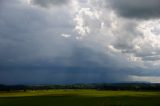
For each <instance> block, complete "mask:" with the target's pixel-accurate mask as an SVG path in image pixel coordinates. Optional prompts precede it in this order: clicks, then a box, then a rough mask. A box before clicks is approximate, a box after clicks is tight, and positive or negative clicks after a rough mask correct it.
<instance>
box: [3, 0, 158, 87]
mask: <svg viewBox="0 0 160 106" xmlns="http://www.w3.org/2000/svg"><path fill="white" fill-rule="evenodd" d="M143 2H145V3H146V4H145V5H142V3H143ZM156 2H157V3H156ZM140 5H142V6H140ZM158 6H159V4H158V1H156V0H153V1H148V0H139V1H138V0H135V1H130V0H112V1H111V0H105V1H98V0H88V1H85V0H0V84H1V83H2V84H55V83H56V84H59V83H97V82H124V81H125V82H126V81H127V82H130V81H145V82H146V81H147V82H154V81H153V79H152V78H154V79H158V78H159V76H160V72H159V71H158V70H159V68H160V56H159V55H160V43H159V41H160V32H159V30H160V26H159V22H160V21H159V19H158V17H159V11H158ZM156 8H157V10H155V12H153V10H154V9H156ZM149 14H150V15H149ZM135 18H136V19H135ZM137 19H138V20H137ZM139 19H140V20H139ZM141 19H143V20H141ZM155 77H156V78H155ZM156 82H158V81H157V80H156Z"/></svg>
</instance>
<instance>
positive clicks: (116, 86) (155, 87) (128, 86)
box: [0, 83, 160, 91]
mask: <svg viewBox="0 0 160 106" xmlns="http://www.w3.org/2000/svg"><path fill="white" fill-rule="evenodd" d="M50 89H97V90H136V91H141V90H151V91H160V84H158V83H157V84H150V83H112V84H109V83H101V84H70V85H33V86H27V85H14V86H9V85H0V91H21V90H22V91H27V90H50Z"/></svg>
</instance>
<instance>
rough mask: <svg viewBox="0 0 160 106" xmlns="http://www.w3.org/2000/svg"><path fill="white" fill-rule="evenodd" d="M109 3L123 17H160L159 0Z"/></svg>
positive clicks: (118, 0)
mask: <svg viewBox="0 0 160 106" xmlns="http://www.w3.org/2000/svg"><path fill="white" fill-rule="evenodd" d="M107 1H108V0H107ZM109 2H110V3H111V6H113V9H115V10H116V12H117V13H118V14H119V15H121V16H123V17H127V18H137V19H150V18H159V17H160V9H159V7H160V1H159V0H134V1H133V0H109Z"/></svg>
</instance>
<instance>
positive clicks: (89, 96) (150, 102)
mask: <svg viewBox="0 0 160 106" xmlns="http://www.w3.org/2000/svg"><path fill="white" fill-rule="evenodd" d="M0 106H160V92H137V91H97V90H48V91H47V90H41V91H27V92H0Z"/></svg>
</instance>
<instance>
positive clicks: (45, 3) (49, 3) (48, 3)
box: [31, 0, 69, 7]
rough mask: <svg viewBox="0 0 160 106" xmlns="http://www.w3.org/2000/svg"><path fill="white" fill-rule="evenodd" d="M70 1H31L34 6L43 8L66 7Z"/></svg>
mask: <svg viewBox="0 0 160 106" xmlns="http://www.w3.org/2000/svg"><path fill="white" fill-rule="evenodd" d="M68 2H69V0H31V3H33V4H34V5H39V6H42V7H51V6H60V5H66V4H67V3H68Z"/></svg>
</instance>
